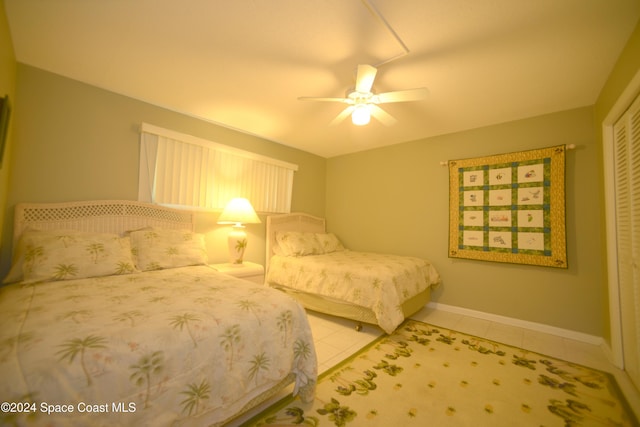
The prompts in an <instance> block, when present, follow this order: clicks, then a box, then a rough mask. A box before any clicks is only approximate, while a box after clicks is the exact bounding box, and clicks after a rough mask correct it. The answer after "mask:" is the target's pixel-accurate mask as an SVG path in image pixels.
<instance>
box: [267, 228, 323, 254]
mask: <svg viewBox="0 0 640 427" xmlns="http://www.w3.org/2000/svg"><path fill="white" fill-rule="evenodd" d="M276 241H277V242H278V245H279V246H280V249H281V250H282V253H283V254H284V255H285V256H305V255H320V254H322V253H323V250H322V247H321V246H320V243H319V242H318V240H317V239H316V235H315V233H300V232H297V231H278V232H276Z"/></svg>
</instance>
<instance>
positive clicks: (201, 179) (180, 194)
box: [138, 123, 298, 213]
mask: <svg viewBox="0 0 640 427" xmlns="http://www.w3.org/2000/svg"><path fill="white" fill-rule="evenodd" d="M297 170H298V166H297V165H295V164H292V163H288V162H284V161H281V160H278V159H273V158H270V157H267V156H262V155H259V154H256V153H252V152H249V151H245V150H240V149H237V148H234V147H230V146H228V145H224V144H218V143H215V142H212V141H207V140H204V139H201V138H197V137H194V136H191V135H186V134H182V133H179V132H175V131H171V130H168V129H163V128H159V127H157V126H153V125H150V124H147V123H143V124H142V132H141V139H140V174H139V183H138V199H139V200H140V201H144V202H150V203H158V204H162V205H170V206H188V207H197V208H204V209H223V208H224V206H225V204H226V203H227V202H228V201H229V200H231V199H232V198H235V197H244V198H247V199H249V200H250V201H251V203H252V205H253V207H254V209H255V210H256V211H258V212H274V213H276V212H277V213H283V212H284V213H287V212H290V211H291V196H292V191H293V175H294V172H295V171H297Z"/></svg>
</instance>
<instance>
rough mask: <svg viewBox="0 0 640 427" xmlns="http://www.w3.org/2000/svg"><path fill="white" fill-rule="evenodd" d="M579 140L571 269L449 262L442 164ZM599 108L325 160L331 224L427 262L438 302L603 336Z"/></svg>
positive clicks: (360, 245) (352, 237)
mask: <svg viewBox="0 0 640 427" xmlns="http://www.w3.org/2000/svg"><path fill="white" fill-rule="evenodd" d="M559 144H576V145H577V146H578V147H577V149H576V150H572V151H569V152H568V153H567V156H566V190H567V197H566V224H567V242H568V260H569V268H568V269H566V270H564V269H554V268H549V267H535V266H525V265H514V264H499V263H491V262H482V261H472V260H462V259H453V258H448V236H449V204H448V203H449V183H448V176H449V175H448V174H449V170H448V168H447V167H443V166H441V165H440V162H441V161H447V160H453V159H463V158H469V157H480V156H487V155H492V154H499V153H509V152H515V151H521V150H530V149H535V148H543V147H549V146H554V145H559ZM598 150H599V147H597V146H596V143H595V128H594V123H593V110H592V108H581V109H576V110H571V111H564V112H559V113H555V114H549V115H545V116H542V117H535V118H530V119H526V120H521V121H515V122H509V123H505V124H501V125H496V126H490V127H485V128H480V129H474V130H470V131H466V132H460V133H455V134H449V135H445V136H439V137H434V138H428V139H424V140H419V141H413V142H407V143H403V144H398V145H394V146H390V147H385V148H380V149H374V150H370V151H366V152H361V153H357V154H353V155H346V156H340V157H335V158H331V159H329V160H328V162H327V213H326V218H327V225H328V228H329V230H331V231H333V232H335V233H337V234H338V235H339V236H340V237H341V238H342V240H343V241H344V243H345V244H346V246H347V247H349V248H352V249H357V250H367V251H374V252H392V253H398V254H404V255H413V256H418V257H424V258H427V259H430V260H431V261H432V262H433V263H434V265H435V266H436V268H438V270H439V271H440V273H441V275H442V278H443V283H442V286H441V287H440V288H439V289H437V290H436V291H435V293H434V298H433V300H434V301H436V302H438V303H442V304H447V305H452V306H457V307H463V308H468V309H472V310H477V311H482V312H487V313H493V314H497V315H501V316H507V317H513V318H517V319H522V320H527V321H531V322H538V323H544V324H548V325H551V326H555V327H559V328H565V329H569V330H574V331H579V332H583V333H587V334H593V335H596V336H602V333H603V331H602V316H603V310H602V304H601V303H600V298H601V291H600V289H601V287H602V282H601V277H602V271H601V268H602V265H601V262H600V259H601V257H603V256H604V254H603V250H602V248H601V247H600V245H599V241H600V236H599V230H600V221H601V218H600V215H599V204H600V203H601V200H602V194H601V185H600V183H599V181H598V175H597V174H594V170H597V168H598V161H599V152H598Z"/></svg>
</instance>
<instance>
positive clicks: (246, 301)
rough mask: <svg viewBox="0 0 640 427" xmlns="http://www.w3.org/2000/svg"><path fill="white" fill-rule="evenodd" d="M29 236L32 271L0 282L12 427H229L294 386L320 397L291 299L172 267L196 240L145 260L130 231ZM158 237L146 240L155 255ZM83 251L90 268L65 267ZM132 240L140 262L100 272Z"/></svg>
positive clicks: (25, 264) (1, 359)
mask: <svg viewBox="0 0 640 427" xmlns="http://www.w3.org/2000/svg"><path fill="white" fill-rule="evenodd" d="M164 231H165V232H166V230H164ZM31 234H33V235H35V236H37V239H39V240H38V244H37V245H36V244H34V242H35V241H33V240H31V241H26V243H25V244H24V245H21V246H20V247H22V246H24V248H25V249H26V252H25V253H26V256H24V257H23V259H22V260H21V261H18V262H17V264H20V263H22V265H21V266H20V267H21V268H20V270H21V271H22V272H23V273H24V274H23V275H22V277H20V280H19V281H18V282H16V283H12V284H9V285H6V286H4V287H2V288H0V321H1V324H2V327H1V328H0V377H1V378H2V380H1V381H0V402H6V403H2V405H3V406H2V412H0V424H1V425H29V426H31V425H35V426H86V425H105V426H106V425H109V426H116V425H117V426H124V425H127V426H129V425H131V426H133V425H136V426H138V425H158V426H160V425H197V426H200V425H221V424H224V423H227V422H229V421H230V420H232V419H233V418H234V417H236V416H237V415H238V414H240V413H242V412H244V411H246V410H247V408H250V407H252V406H255V404H256V402H259V401H263V400H265V399H266V398H269V397H270V396H272V395H273V394H274V393H276V392H279V391H280V390H282V389H283V388H285V387H286V386H287V385H289V384H291V383H293V384H294V386H293V388H294V393H296V394H300V396H301V397H302V398H303V399H305V400H307V399H310V398H311V397H312V395H313V393H314V389H315V382H316V375H317V365H316V355H315V350H314V346H313V340H312V335H311V330H310V328H309V324H308V322H307V318H306V314H305V312H304V309H303V308H302V307H301V306H300V304H298V303H297V302H296V301H295V300H294V299H293V298H291V297H289V296H286V295H284V294H282V293H281V292H278V291H275V290H272V289H269V288H268V287H265V286H261V285H257V284H254V283H252V282H249V281H245V280H241V279H238V278H235V277H232V276H229V275H225V274H223V273H220V272H218V271H216V270H214V269H213V268H211V267H209V266H208V265H206V264H204V263H200V265H193V266H189V265H178V266H175V267H172V266H169V265H167V264H166V263H174V264H175V263H176V262H177V261H176V260H178V259H179V258H180V256H184V255H185V248H186V247H187V246H189V245H191V243H188V244H187V245H186V246H185V245H182V246H180V244H179V245H177V247H178V249H177V250H171V251H166V250H164V249H163V253H171V255H170V256H167V257H164V260H163V259H157V260H155V261H153V262H149V263H148V264H145V262H144V260H143V257H142V253H141V252H142V250H141V247H142V246H135V245H134V247H133V250H132V247H131V246H130V245H131V242H133V241H135V239H134V236H133V235H127V236H126V237H119V236H116V235H111V236H110V237H108V238H107V240H104V237H105V235H104V233H89V234H87V233H85V232H69V231H65V232H60V231H34V232H26V233H25V235H31ZM161 235H163V230H161V229H155V228H151V229H147V228H145V229H144V230H141V234H140V236H141V238H143V239H146V240H149V241H150V242H153V244H151V245H150V246H149V247H154V248H157V247H161V246H162V244H160V243H158V242H159V241H160V237H159V236H161ZM168 235H174V237H177V236H179V239H180V241H181V242H191V240H190V239H192V238H193V237H195V236H196V234H195V233H191V232H189V230H171V231H168ZM101 239H102V240H101ZM196 240H198V239H196ZM89 241H91V242H93V243H91V244H87V243H88V242H89ZM96 242H99V243H96ZM78 243H81V245H80V246H82V247H83V248H85V249H84V250H85V251H86V254H85V255H83V257H84V258H87V260H89V261H88V262H87V263H85V264H86V265H83V264H82V263H80V262H75V263H73V264H71V263H67V264H65V263H62V262H60V259H61V258H60V257H59V256H58V255H59V254H60V253H62V252H64V250H67V249H69V248H72V247H74V245H76V244H78ZM61 245H62V246H64V249H60V250H59V251H58V252H56V253H52V252H50V251H49V250H50V249H51V247H54V246H55V247H62V246H61ZM121 246H122V247H123V248H124V249H125V251H124V252H128V253H134V254H137V256H136V257H134V258H135V261H134V262H126V261H120V262H117V263H115V262H112V263H111V264H112V268H114V269H115V270H116V272H115V273H114V274H99V271H100V269H99V268H98V267H96V265H100V264H105V261H106V260H107V259H109V258H111V259H112V261H113V259H114V256H115V257H116V258H117V256H119V255H118V254H122V253H124V252H122V253H121V252H119V250H118V248H119V247H121ZM197 246H198V245H196V246H193V245H191V247H192V248H194V247H197ZM186 252H188V250H187V251H186ZM196 252H197V251H196ZM200 256H201V254H200V255H196V259H197V258H198V257H200ZM161 258H162V257H161ZM188 258H192V259H193V254H191V255H189V256H187V258H186V259H188ZM54 259H55V262H56V264H55V268H54V269H53V270H50V271H49V270H47V268H48V267H47V265H49V266H54V264H52V263H51V262H52V261H53V260H54ZM169 259H170V260H169ZM186 259H185V258H183V260H182V262H178V264H184V263H185V262H186V261H185V260H186ZM94 260H95V261H97V262H95V263H94ZM14 261H15V260H14ZM148 261H150V260H148ZM163 262H164V264H163ZM145 265H146V266H147V267H145ZM12 271H13V270H12ZM46 271H49V273H47V274H44V272H46ZM10 275H11V274H10ZM87 275H88V276H87ZM82 276H85V277H82ZM74 277H78V278H74Z"/></svg>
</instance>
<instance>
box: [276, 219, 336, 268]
mask: <svg viewBox="0 0 640 427" xmlns="http://www.w3.org/2000/svg"><path fill="white" fill-rule="evenodd" d="M278 231H298V232H309V233H324V232H325V220H324V218H319V217H317V216H313V215H309V214H306V213H301V212H293V213H289V214H283V215H271V216H268V217H267V248H266V249H267V253H266V257H265V259H266V264H267V269H268V268H269V260H270V259H271V257H272V256H273V255H274V252H273V248H275V246H276V245H277V244H278V243H277V242H276V232H278Z"/></svg>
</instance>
